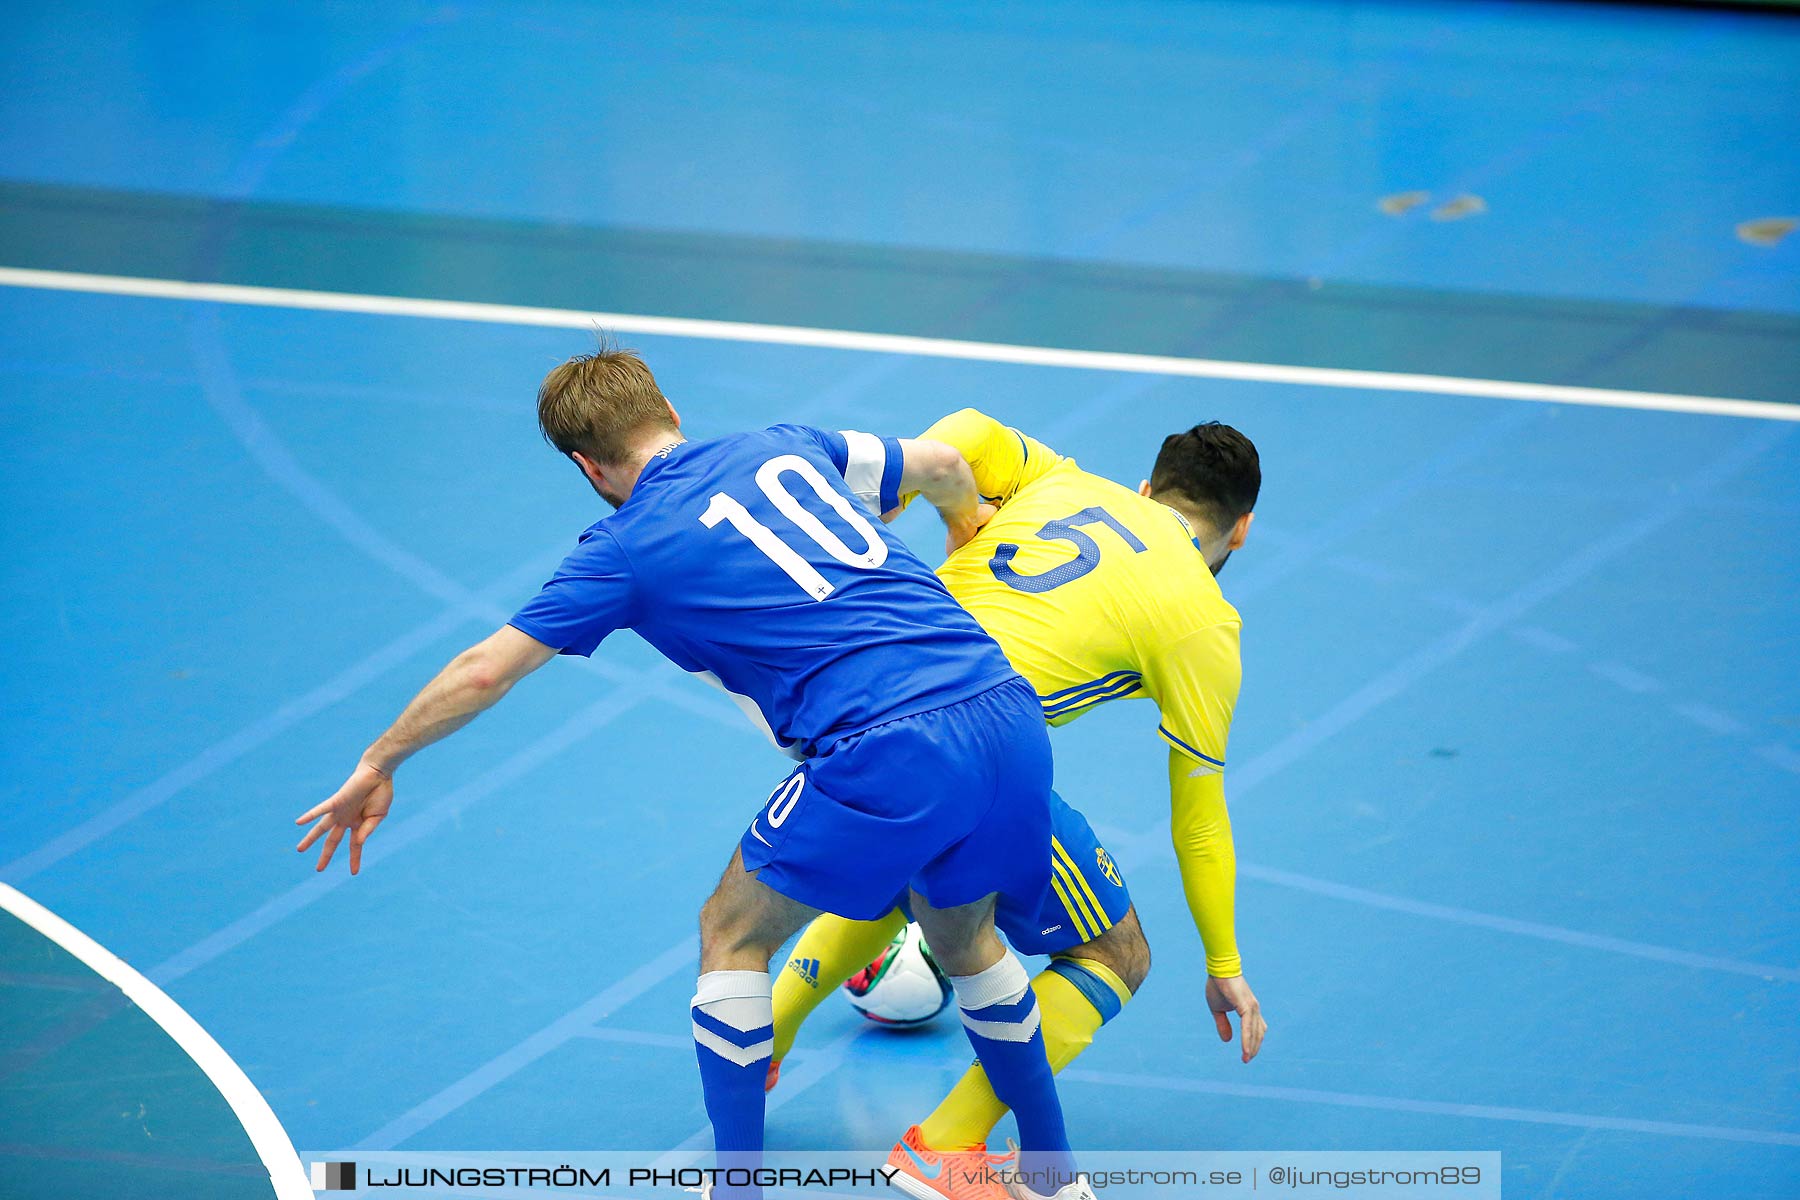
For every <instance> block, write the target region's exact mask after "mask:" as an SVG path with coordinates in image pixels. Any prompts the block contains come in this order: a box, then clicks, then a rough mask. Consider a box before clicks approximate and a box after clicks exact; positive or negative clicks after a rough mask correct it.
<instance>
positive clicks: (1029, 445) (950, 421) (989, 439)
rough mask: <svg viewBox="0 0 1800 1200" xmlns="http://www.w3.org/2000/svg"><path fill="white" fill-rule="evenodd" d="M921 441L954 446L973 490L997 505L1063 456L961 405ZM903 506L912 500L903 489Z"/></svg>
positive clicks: (987, 503)
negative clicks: (967, 472)
mask: <svg viewBox="0 0 1800 1200" xmlns="http://www.w3.org/2000/svg"><path fill="white" fill-rule="evenodd" d="M919 440H920V441H929V442H940V443H942V444H944V445H946V446H950V447H953V448H954V449H955V450H956V452H957V453H958V454H959V455H961V456H962V460H963V461H964V462H965V463H967V464H968V467H969V472H970V476H971V478H972V479H973V480H974V482H975V490H976V492H977V493H978V495H979V496H980V499H981V502H982V503H983V504H986V505H1000V504H1004V503H1006V502H1007V501H1008V500H1010V499H1012V498H1013V496H1014V494H1015V493H1017V492H1018V490H1019V489H1020V488H1022V487H1024V486H1025V485H1026V484H1028V483H1030V482H1031V481H1032V480H1034V479H1036V478H1037V477H1038V476H1040V475H1042V474H1043V473H1044V472H1045V471H1048V470H1049V469H1050V468H1051V467H1054V466H1055V465H1056V464H1057V463H1059V462H1061V461H1062V456H1061V455H1059V454H1057V453H1056V452H1055V451H1054V450H1052V449H1050V448H1049V447H1048V446H1046V445H1044V444H1043V443H1042V442H1040V441H1038V440H1037V439H1036V438H1032V437H1027V436H1026V435H1025V434H1023V433H1021V432H1020V431H1019V430H1017V429H1014V428H1013V427H1012V426H1010V425H1002V424H1001V423H1000V422H999V421H996V420H995V419H994V418H992V417H990V416H988V415H987V414H986V413H984V412H981V411H979V410H978V409H973V408H964V409H960V410H958V411H956V412H953V413H951V414H950V415H949V416H947V417H944V418H943V419H942V420H940V421H938V422H937V423H936V424H935V425H933V426H932V427H931V428H930V429H927V430H926V431H925V432H924V433H922V434H920V435H919ZM901 499H902V507H904V502H905V501H908V500H911V499H912V495H911V491H910V489H902V497H901Z"/></svg>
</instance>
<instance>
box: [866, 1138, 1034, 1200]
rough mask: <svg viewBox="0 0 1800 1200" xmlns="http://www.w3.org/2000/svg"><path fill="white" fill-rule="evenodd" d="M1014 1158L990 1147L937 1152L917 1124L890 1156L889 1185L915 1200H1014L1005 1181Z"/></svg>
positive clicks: (896, 1144)
mask: <svg viewBox="0 0 1800 1200" xmlns="http://www.w3.org/2000/svg"><path fill="white" fill-rule="evenodd" d="M1014 1157H1015V1156H1014V1155H1011V1154H989V1153H988V1152H987V1147H986V1146H977V1147H975V1149H973V1150H933V1149H931V1148H930V1147H928V1146H927V1145H926V1144H925V1139H924V1138H922V1137H921V1136H920V1135H919V1127H918V1126H917V1125H914V1126H912V1127H911V1128H909V1129H907V1131H906V1133H905V1134H904V1135H903V1136H902V1137H901V1138H900V1140H899V1141H898V1142H896V1143H894V1148H893V1150H892V1151H891V1152H890V1153H889V1154H888V1166H889V1168H891V1169H892V1171H893V1173H892V1174H891V1175H889V1176H888V1186H890V1187H894V1188H898V1189H899V1190H901V1191H903V1192H905V1193H906V1194H907V1195H908V1196H911V1197H913V1198H914V1200H1012V1193H1011V1192H1009V1191H1007V1190H1006V1185H1005V1184H1004V1183H1002V1182H1001V1176H1002V1175H1003V1173H1004V1172H1005V1171H1006V1170H1007V1169H1008V1168H1009V1167H1011V1166H1012V1163H1013V1159H1014Z"/></svg>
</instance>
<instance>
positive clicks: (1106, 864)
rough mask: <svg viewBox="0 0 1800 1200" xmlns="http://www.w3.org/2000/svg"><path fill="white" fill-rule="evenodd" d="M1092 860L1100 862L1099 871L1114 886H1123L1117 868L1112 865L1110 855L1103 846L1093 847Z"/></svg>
mask: <svg viewBox="0 0 1800 1200" xmlns="http://www.w3.org/2000/svg"><path fill="white" fill-rule="evenodd" d="M1094 861H1095V862H1097V863H1099V864H1100V873H1101V874H1102V875H1105V876H1106V878H1107V879H1108V881H1110V882H1111V883H1112V885H1113V886H1114V887H1124V886H1125V881H1124V880H1123V879H1120V878H1119V868H1118V867H1116V866H1114V865H1113V860H1112V855H1110V854H1108V853H1107V852H1106V848H1105V847H1103V846H1095V847H1094Z"/></svg>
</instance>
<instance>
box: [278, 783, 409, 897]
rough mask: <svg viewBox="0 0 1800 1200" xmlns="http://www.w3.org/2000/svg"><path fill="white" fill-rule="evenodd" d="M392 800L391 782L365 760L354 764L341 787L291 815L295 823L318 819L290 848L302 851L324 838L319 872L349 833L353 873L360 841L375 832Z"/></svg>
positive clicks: (359, 861)
mask: <svg viewBox="0 0 1800 1200" xmlns="http://www.w3.org/2000/svg"><path fill="white" fill-rule="evenodd" d="M393 803H394V781H393V780H392V779H390V778H388V777H387V776H386V775H383V774H382V773H381V772H380V771H377V770H376V769H375V768H374V767H372V766H370V765H369V764H368V763H366V762H361V763H357V764H356V770H354V771H352V772H350V778H348V779H346V780H345V781H344V786H342V787H340V788H339V789H338V790H337V791H336V792H335V793H333V795H332V797H331V798H330V799H329V800H325V801H323V802H321V803H319V804H316V805H314V806H313V807H312V808H310V809H308V810H307V811H305V812H304V813H301V814H300V815H299V816H298V817H296V818H294V824H296V825H304V824H306V823H307V822H308V821H317V822H318V824H316V825H314V826H313V827H312V828H311V829H309V830H307V831H306V836H305V837H303V838H301V839H300V844H299V845H298V846H295V847H294V849H295V850H296V851H298V852H299V853H302V854H304V853H305V852H306V851H307V849H308V848H309V847H311V846H312V844H313V843H314V842H316V841H318V840H319V839H320V838H324V839H325V849H324V850H323V851H321V852H320V854H319V865H318V866H317V867H315V868H314V869H315V870H318V871H323V870H324V869H325V868H326V867H327V866H328V865H329V864H330V863H331V856H332V855H334V854H336V853H337V848H338V843H339V842H341V841H343V840H344V835H345V834H346V833H349V834H350V835H351V837H350V873H351V874H352V875H354V874H356V873H357V872H358V871H360V870H361V869H362V848H363V843H364V842H366V841H368V840H369V835H370V834H371V833H374V832H375V827H376V826H377V825H379V824H381V821H382V818H383V817H385V816H387V814H388V809H389V808H390V807H392V806H393Z"/></svg>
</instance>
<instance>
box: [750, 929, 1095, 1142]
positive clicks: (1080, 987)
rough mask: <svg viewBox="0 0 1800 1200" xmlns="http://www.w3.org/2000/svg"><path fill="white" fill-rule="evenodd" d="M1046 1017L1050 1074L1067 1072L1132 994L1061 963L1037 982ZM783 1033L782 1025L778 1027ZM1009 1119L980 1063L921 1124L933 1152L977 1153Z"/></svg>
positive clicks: (1081, 965) (1077, 961)
mask: <svg viewBox="0 0 1800 1200" xmlns="http://www.w3.org/2000/svg"><path fill="white" fill-rule="evenodd" d="M1031 990H1032V991H1033V992H1036V993H1037V1001H1038V1010H1039V1012H1040V1013H1041V1014H1042V1017H1043V1029H1044V1052H1045V1053H1046V1054H1047V1055H1049V1057H1050V1069H1051V1070H1052V1071H1061V1070H1062V1069H1063V1068H1064V1067H1066V1066H1068V1065H1069V1064H1070V1063H1072V1062H1074V1061H1075V1056H1076V1055H1078V1054H1080V1053H1081V1052H1082V1051H1083V1050H1086V1049H1087V1048H1088V1046H1089V1044H1090V1043H1092V1042H1093V1040H1094V1034H1095V1033H1097V1032H1098V1031H1099V1029H1100V1026H1102V1025H1104V1024H1106V1023H1107V1022H1108V1021H1110V1020H1112V1019H1113V1018H1114V1017H1116V1016H1118V1015H1119V1010H1120V1009H1121V1008H1123V1007H1124V1006H1125V1002H1126V1001H1127V1000H1129V999H1131V989H1129V988H1127V987H1126V986H1125V983H1124V981H1123V980H1121V979H1120V978H1119V977H1118V976H1117V975H1115V974H1113V972H1112V970H1111V969H1110V968H1108V967H1106V966H1104V965H1102V964H1101V963H1098V962H1095V961H1094V960H1093V959H1091V958H1055V959H1052V960H1051V961H1050V965H1049V966H1048V967H1045V968H1044V969H1043V970H1042V971H1040V972H1038V977H1037V978H1036V979H1033V980H1032V981H1031ZM776 1028H777V1030H778V1031H779V1029H780V1025H779V1023H778V1024H777V1026H776ZM1005 1115H1006V1105H1004V1104H1002V1103H1000V1098H999V1097H998V1096H996V1095H994V1087H993V1085H992V1084H990V1083H989V1082H988V1077H987V1072H986V1071H983V1070H982V1069H981V1064H980V1063H976V1064H975V1065H974V1066H972V1067H970V1068H969V1069H968V1072H967V1073H966V1074H964V1075H963V1077H962V1078H961V1079H960V1080H958V1081H957V1084H956V1086H955V1087H953V1088H951V1089H950V1094H949V1095H948V1096H945V1097H944V1100H943V1103H941V1104H939V1105H938V1106H937V1109H936V1111H934V1112H933V1113H932V1114H931V1115H930V1116H929V1117H926V1118H925V1120H924V1121H923V1122H921V1123H920V1125H919V1135H920V1137H921V1139H922V1140H923V1141H924V1143H925V1144H926V1145H927V1146H929V1147H930V1148H931V1149H933V1150H972V1149H974V1148H975V1147H976V1146H980V1145H983V1144H985V1143H986V1142H987V1139H988V1135H989V1134H991V1133H993V1132H994V1126H996V1125H998V1124H999V1123H1000V1118H1001V1117H1004V1116H1005Z"/></svg>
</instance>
